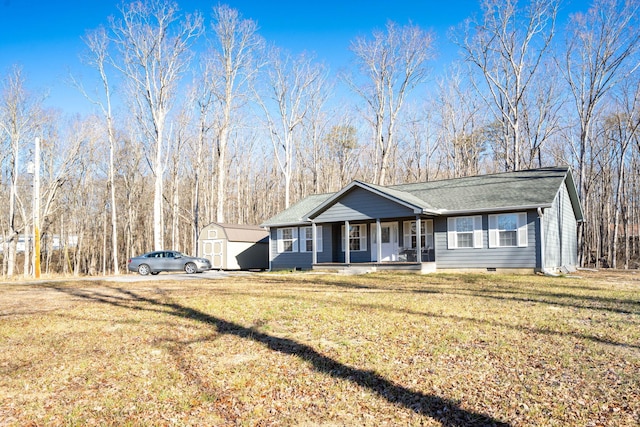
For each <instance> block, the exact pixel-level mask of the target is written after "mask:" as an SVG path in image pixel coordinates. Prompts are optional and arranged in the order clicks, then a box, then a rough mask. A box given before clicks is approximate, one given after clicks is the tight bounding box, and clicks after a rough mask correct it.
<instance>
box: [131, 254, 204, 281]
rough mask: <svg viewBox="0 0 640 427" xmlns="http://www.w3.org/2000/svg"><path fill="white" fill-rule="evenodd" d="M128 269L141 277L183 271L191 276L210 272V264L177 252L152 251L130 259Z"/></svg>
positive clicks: (201, 259)
mask: <svg viewBox="0 0 640 427" xmlns="http://www.w3.org/2000/svg"><path fill="white" fill-rule="evenodd" d="M128 268H129V271H137V272H138V273H140V274H141V275H143V276H146V275H147V274H149V273H151V274H158V273H160V272H161V271H184V272H186V273H188V274H192V273H202V272H203V271H206V270H211V263H210V262H209V260H208V259H206V258H194V257H191V256H189V255H185V254H182V253H180V252H178V251H154V252H149V253H146V254H144V255H140V256H137V257H134V258H131V259H130V260H129V262H128Z"/></svg>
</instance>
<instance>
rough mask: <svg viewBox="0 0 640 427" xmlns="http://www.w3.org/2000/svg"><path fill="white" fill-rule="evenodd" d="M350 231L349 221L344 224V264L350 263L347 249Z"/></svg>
mask: <svg viewBox="0 0 640 427" xmlns="http://www.w3.org/2000/svg"><path fill="white" fill-rule="evenodd" d="M350 237H351V236H350V230H349V221H345V222H344V263H345V264H350V263H351V248H350V247H349V246H350V245H349V242H351V238H350Z"/></svg>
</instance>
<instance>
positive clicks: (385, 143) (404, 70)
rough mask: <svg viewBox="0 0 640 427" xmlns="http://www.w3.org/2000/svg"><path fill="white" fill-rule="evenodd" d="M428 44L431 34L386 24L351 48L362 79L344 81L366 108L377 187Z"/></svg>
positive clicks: (419, 79) (420, 77)
mask: <svg viewBox="0 0 640 427" xmlns="http://www.w3.org/2000/svg"><path fill="white" fill-rule="evenodd" d="M432 44H433V35H432V34H431V33H429V32H425V31H424V30H422V29H421V28H420V27H418V26H416V25H413V24H409V25H405V26H398V25H397V24H395V23H393V22H389V23H388V24H387V26H386V32H383V31H379V30H377V31H374V32H373V39H367V38H364V37H359V38H357V39H355V40H354V41H353V42H352V44H351V51H352V52H353V53H354V55H355V59H356V63H357V65H358V67H359V68H360V72H361V73H362V74H363V75H364V76H365V79H364V81H363V82H360V81H359V80H357V79H356V78H354V77H346V81H347V83H348V84H349V86H351V88H352V89H353V90H354V91H355V92H356V93H357V94H358V95H359V96H360V97H361V98H362V99H363V100H364V101H365V104H366V111H367V113H366V118H367V121H369V123H370V124H371V127H372V129H373V133H374V135H373V139H374V144H375V162H376V168H375V177H374V181H375V182H376V183H377V184H380V185H384V184H385V183H386V181H387V175H388V170H387V169H388V167H389V162H390V156H391V153H392V151H393V150H394V145H395V144H396V125H397V121H398V115H399V114H400V111H401V110H402V107H403V105H404V102H405V99H406V97H407V96H408V95H409V93H410V92H411V91H412V90H413V89H415V88H416V87H417V86H418V85H420V84H421V83H423V82H424V81H425V79H426V77H427V74H428V70H427V61H428V60H429V59H431V58H432V57H433V52H432Z"/></svg>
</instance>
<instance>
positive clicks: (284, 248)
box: [278, 227, 298, 253]
mask: <svg viewBox="0 0 640 427" xmlns="http://www.w3.org/2000/svg"><path fill="white" fill-rule="evenodd" d="M278 252H280V253H282V252H298V229H297V228H296V227H285V228H278Z"/></svg>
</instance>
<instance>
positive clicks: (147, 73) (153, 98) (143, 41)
mask: <svg viewBox="0 0 640 427" xmlns="http://www.w3.org/2000/svg"><path fill="white" fill-rule="evenodd" d="M121 12H122V19H119V20H116V19H111V30H112V37H113V38H112V41H113V43H114V44H115V46H116V48H117V50H118V53H119V54H120V57H119V58H114V61H113V65H114V66H115V67H116V68H118V69H119V70H120V71H121V72H122V73H123V74H124V76H125V77H126V80H127V83H128V90H129V93H130V94H131V98H130V101H131V102H132V104H133V105H132V108H133V109H134V111H135V114H136V116H137V118H138V123H139V125H140V126H141V128H142V131H143V132H144V134H145V135H146V136H147V138H148V144H149V147H148V148H149V151H150V152H151V155H152V157H151V159H150V160H149V164H150V167H151V169H152V171H153V174H154V203H153V237H154V239H153V240H154V248H155V249H162V248H163V247H164V236H163V228H162V224H163V209H162V207H163V203H162V202H163V189H164V174H165V169H166V162H167V154H166V150H167V131H168V129H167V128H166V125H167V118H168V115H169V112H170V110H171V107H172V105H173V103H174V102H175V100H176V97H177V90H178V83H179V81H180V79H181V76H182V74H183V73H184V72H185V71H186V70H187V67H188V65H189V63H190V59H191V52H190V50H189V49H190V47H191V45H192V43H193V42H194V40H195V39H196V38H197V37H198V36H199V35H200V33H201V31H202V18H201V17H200V16H199V15H197V14H195V15H186V16H185V17H184V19H182V18H181V17H180V15H179V11H178V7H177V5H176V4H175V3H170V2H168V1H164V0H147V1H139V2H134V3H131V4H129V5H128V6H124V7H123V8H122V9H121Z"/></svg>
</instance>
